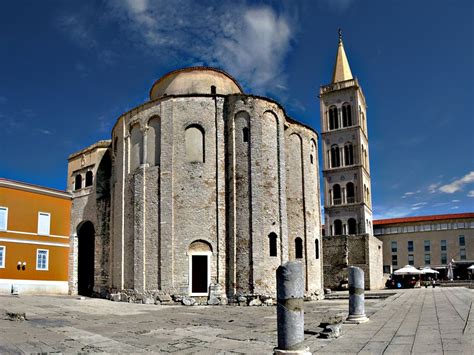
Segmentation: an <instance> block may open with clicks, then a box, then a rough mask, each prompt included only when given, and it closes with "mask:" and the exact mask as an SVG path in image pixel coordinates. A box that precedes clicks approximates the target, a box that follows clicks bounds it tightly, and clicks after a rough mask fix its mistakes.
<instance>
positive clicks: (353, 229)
mask: <svg viewBox="0 0 474 355" xmlns="http://www.w3.org/2000/svg"><path fill="white" fill-rule="evenodd" d="M347 225H348V227H349V234H357V222H356V220H355V219H354V218H349V219H348V220H347Z"/></svg>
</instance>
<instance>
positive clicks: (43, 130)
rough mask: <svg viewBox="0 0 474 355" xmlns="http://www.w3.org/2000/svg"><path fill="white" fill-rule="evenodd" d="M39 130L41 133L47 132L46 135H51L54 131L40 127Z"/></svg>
mask: <svg viewBox="0 0 474 355" xmlns="http://www.w3.org/2000/svg"><path fill="white" fill-rule="evenodd" d="M38 131H39V132H40V133H42V134H45V135H50V134H52V132H51V131H50V130H48V129H43V128H40V129H38Z"/></svg>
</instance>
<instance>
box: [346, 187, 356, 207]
mask: <svg viewBox="0 0 474 355" xmlns="http://www.w3.org/2000/svg"><path fill="white" fill-rule="evenodd" d="M346 194H347V203H354V202H355V191H354V183H352V182H348V183H347V184H346Z"/></svg>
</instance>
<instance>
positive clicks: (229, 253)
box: [68, 67, 323, 303]
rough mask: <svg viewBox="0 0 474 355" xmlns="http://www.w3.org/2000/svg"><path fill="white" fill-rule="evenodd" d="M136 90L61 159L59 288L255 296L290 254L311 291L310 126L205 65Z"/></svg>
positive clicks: (314, 155) (316, 251) (314, 226)
mask: <svg viewBox="0 0 474 355" xmlns="http://www.w3.org/2000/svg"><path fill="white" fill-rule="evenodd" d="M149 97H150V99H149V100H148V101H147V102H145V103H143V104H141V105H139V106H137V107H135V108H133V109H131V110H130V111H128V112H125V113H123V114H122V115H121V116H120V117H118V119H117V121H116V123H115V125H114V127H113V129H112V132H111V136H110V140H104V141H99V142H97V143H95V144H93V145H91V146H90V147H87V148H85V149H83V150H81V151H79V152H76V153H74V154H72V155H70V156H69V158H68V190H69V191H70V192H71V193H72V194H73V206H72V218H71V223H72V225H71V231H72V233H73V235H72V236H71V255H70V265H69V270H70V271H69V273H70V275H69V286H70V292H71V293H73V294H75V293H79V294H83V295H91V294H93V293H95V294H100V295H102V296H107V295H109V294H117V293H118V294H119V295H121V297H125V296H123V295H124V294H127V295H132V296H133V297H142V295H143V294H154V293H159V294H165V295H170V296H174V297H184V296H192V297H198V298H199V297H202V299H205V300H206V299H209V301H212V303H226V302H236V301H238V302H243V301H242V300H247V301H249V300H253V299H255V298H258V297H260V299H262V300H263V299H264V298H265V297H266V298H269V297H275V295H276V285H275V284H276V280H275V270H276V268H277V267H278V266H279V265H280V264H281V263H283V262H286V261H288V260H299V261H301V263H302V264H303V269H304V274H305V275H304V280H305V290H306V294H307V296H309V297H315V296H318V295H320V294H321V290H322V288H323V272H322V271H323V270H322V248H321V247H322V241H321V222H320V221H321V209H320V208H321V207H320V193H319V191H320V186H319V170H318V169H319V165H318V134H317V133H316V132H315V131H314V130H313V129H312V128H310V127H308V126H306V125H304V124H302V123H300V122H298V121H296V120H295V119H292V118H290V117H288V115H287V114H286V112H285V109H284V108H283V107H282V105H281V104H279V103H278V102H276V101H274V100H272V99H269V98H266V97H260V96H255V95H251V94H246V93H244V92H243V90H242V88H241V86H240V85H239V83H238V82H237V81H236V80H235V79H234V78H232V77H231V76H230V75H229V74H227V73H226V72H224V71H222V70H218V69H213V68H207V67H191V68H185V69H180V70H176V71H173V72H171V73H168V74H166V75H164V76H163V77H162V78H160V79H159V80H157V81H156V82H155V83H154V84H153V85H152V87H151V90H150V94H149ZM132 296H130V297H132ZM122 300H123V299H122Z"/></svg>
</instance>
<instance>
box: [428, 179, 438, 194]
mask: <svg viewBox="0 0 474 355" xmlns="http://www.w3.org/2000/svg"><path fill="white" fill-rule="evenodd" d="M440 185H441V182H437V183H435V184H431V185H430V186H428V191H429V192H430V193H432V194H434V193H435V192H436V191H437V189H438V187H439V186H440Z"/></svg>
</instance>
